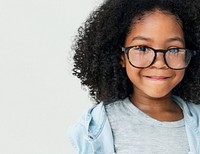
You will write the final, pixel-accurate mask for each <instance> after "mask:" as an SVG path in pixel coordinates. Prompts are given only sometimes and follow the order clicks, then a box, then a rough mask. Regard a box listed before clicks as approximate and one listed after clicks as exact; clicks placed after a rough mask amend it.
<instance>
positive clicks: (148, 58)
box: [122, 46, 196, 70]
mask: <svg viewBox="0 0 200 154" xmlns="http://www.w3.org/2000/svg"><path fill="white" fill-rule="evenodd" d="M122 51H124V52H125V53H126V54H127V57H128V60H129V63H130V64H131V65H132V66H133V67H136V68H147V67H150V66H151V65H152V64H153V63H154V61H155V60H156V57H157V54H156V53H158V52H162V53H163V58H164V61H165V63H166V65H167V66H168V67H169V68H171V69H174V70H181V69H185V68H186V67H187V66H188V65H189V63H190V60H191V57H192V56H194V55H196V51H192V50H189V49H185V48H169V49H167V50H161V49H153V48H151V47H147V46H130V47H122Z"/></svg>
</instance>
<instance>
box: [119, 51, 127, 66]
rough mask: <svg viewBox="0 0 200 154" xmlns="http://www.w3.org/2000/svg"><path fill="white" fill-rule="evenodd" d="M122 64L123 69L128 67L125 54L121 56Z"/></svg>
mask: <svg viewBox="0 0 200 154" xmlns="http://www.w3.org/2000/svg"><path fill="white" fill-rule="evenodd" d="M120 64H121V66H122V68H124V67H126V61H125V54H124V53H123V54H122V55H121V60H120Z"/></svg>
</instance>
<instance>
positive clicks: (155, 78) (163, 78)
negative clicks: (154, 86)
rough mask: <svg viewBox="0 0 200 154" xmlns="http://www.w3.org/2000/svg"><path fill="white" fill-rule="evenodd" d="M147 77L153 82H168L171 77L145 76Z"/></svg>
mask: <svg viewBox="0 0 200 154" xmlns="http://www.w3.org/2000/svg"><path fill="white" fill-rule="evenodd" d="M145 77H146V78H148V79H151V80H166V79H169V78H170V77H169V76H145Z"/></svg>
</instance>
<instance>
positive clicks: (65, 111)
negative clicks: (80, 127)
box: [0, 0, 102, 154]
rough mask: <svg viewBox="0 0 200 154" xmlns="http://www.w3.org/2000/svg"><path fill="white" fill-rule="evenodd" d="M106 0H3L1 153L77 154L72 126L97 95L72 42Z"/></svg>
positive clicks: (0, 10) (0, 13)
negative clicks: (78, 72)
mask: <svg viewBox="0 0 200 154" xmlns="http://www.w3.org/2000/svg"><path fill="white" fill-rule="evenodd" d="M100 2H102V0H19V1H18V0H1V1H0V154H75V151H74V149H73V148H72V146H71V144H70V143H68V141H67V128H68V126H69V125H70V124H72V123H73V122H74V121H75V120H76V119H77V118H78V117H79V116H80V114H81V113H82V111H83V110H84V109H85V108H86V107H87V106H89V105H90V104H91V100H90V98H89V96H88V92H87V91H84V90H82V88H81V84H80V81H79V80H78V79H77V78H76V77H74V76H72V75H71V69H72V62H73V61H72V55H73V52H71V51H70V46H71V44H72V40H73V36H74V35H75V34H76V32H77V29H78V27H79V26H80V25H81V23H83V22H84V21H85V19H86V17H88V15H89V12H91V10H93V9H94V8H95V7H97V6H98V5H99V4H100Z"/></svg>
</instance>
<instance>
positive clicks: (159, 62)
mask: <svg viewBox="0 0 200 154" xmlns="http://www.w3.org/2000/svg"><path fill="white" fill-rule="evenodd" d="M141 45H142V46H148V47H152V48H154V49H169V48H172V47H179V48H184V47H185V42H184V34H183V30H182V28H181V24H180V23H179V22H178V21H177V19H176V18H175V17H174V16H173V15H169V14H166V13H163V12H160V11H159V10H156V11H155V12H151V13H148V14H147V15H145V16H144V17H143V19H142V20H140V21H138V22H136V23H135V24H133V26H132V30H131V32H130V34H129V35H128V36H127V38H126V41H125V47H128V46H141ZM122 61H123V62H122V66H123V67H126V72H127V75H128V77H129V79H130V80H131V82H132V83H133V97H132V98H130V100H131V102H132V103H133V104H134V105H135V106H136V107H138V108H139V109H140V110H141V111H143V112H144V113H146V114H147V115H149V116H151V117H152V118H154V119H157V120H159V121H177V120H180V119H182V118H183V113H182V110H181V108H180V107H179V106H178V105H177V104H176V103H175V102H173V101H172V99H171V91H172V89H173V88H174V87H175V86H176V85H177V84H178V83H179V82H180V81H181V80H182V78H183V76H184V73H185V70H172V69H170V68H168V67H167V65H166V64H165V62H164V59H163V53H157V58H156V60H155V62H154V63H153V65H152V66H150V67H148V68H145V69H138V68H135V67H133V66H131V65H130V63H129V61H128V58H127V55H124V56H122Z"/></svg>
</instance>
